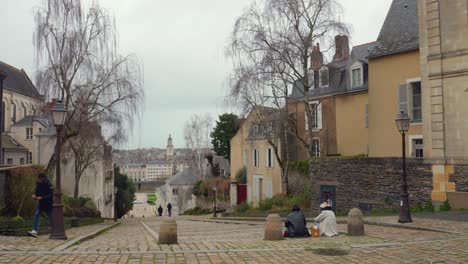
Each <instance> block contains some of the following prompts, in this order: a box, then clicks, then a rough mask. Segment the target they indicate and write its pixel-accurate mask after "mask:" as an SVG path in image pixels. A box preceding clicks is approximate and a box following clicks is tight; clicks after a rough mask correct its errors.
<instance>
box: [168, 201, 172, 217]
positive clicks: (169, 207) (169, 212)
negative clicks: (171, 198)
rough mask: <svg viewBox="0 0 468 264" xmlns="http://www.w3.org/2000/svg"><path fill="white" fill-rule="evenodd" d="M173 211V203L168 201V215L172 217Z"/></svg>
mask: <svg viewBox="0 0 468 264" xmlns="http://www.w3.org/2000/svg"><path fill="white" fill-rule="evenodd" d="M171 211H172V204H171V203H168V204H167V215H168V216H169V217H171Z"/></svg>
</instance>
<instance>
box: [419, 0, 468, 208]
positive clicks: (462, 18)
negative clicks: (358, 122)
mask: <svg viewBox="0 0 468 264" xmlns="http://www.w3.org/2000/svg"><path fill="white" fill-rule="evenodd" d="M418 2H419V22H420V25H419V33H420V34H419V36H420V56H419V57H418V59H420V63H421V73H422V74H421V76H422V86H423V87H424V89H423V93H422V100H423V106H424V108H423V120H424V129H423V131H422V134H423V136H424V154H425V159H426V161H427V162H428V163H431V164H433V165H432V171H433V183H434V189H433V192H432V199H433V200H434V201H436V202H439V203H440V202H442V201H445V200H446V199H449V200H450V203H451V204H452V206H455V207H464V208H468V121H467V120H468V26H467V25H468V2H467V1H465V0H450V1H440V0H419V1H418ZM455 192H457V193H455ZM463 192H464V194H463Z"/></svg>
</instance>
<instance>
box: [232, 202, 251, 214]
mask: <svg viewBox="0 0 468 264" xmlns="http://www.w3.org/2000/svg"><path fill="white" fill-rule="evenodd" d="M234 210H235V211H236V212H237V213H245V212H247V211H249V210H252V205H251V204H249V203H247V202H243V203H241V204H239V205H238V206H236V207H234Z"/></svg>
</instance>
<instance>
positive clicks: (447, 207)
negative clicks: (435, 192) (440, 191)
mask: <svg viewBox="0 0 468 264" xmlns="http://www.w3.org/2000/svg"><path fill="white" fill-rule="evenodd" d="M451 209H452V207H451V206H450V203H449V201H448V200H445V202H443V203H442V204H441V205H440V207H439V210H440V211H450V210H451Z"/></svg>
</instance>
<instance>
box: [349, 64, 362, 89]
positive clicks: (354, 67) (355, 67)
mask: <svg viewBox="0 0 468 264" xmlns="http://www.w3.org/2000/svg"><path fill="white" fill-rule="evenodd" d="M353 70H360V71H361V82H360V83H358V84H357V85H354V81H353V78H354V75H353ZM349 74H350V78H349V80H350V81H351V88H357V87H361V86H362V85H363V84H364V67H363V66H362V63H361V62H359V61H356V62H355V63H353V65H351V68H350V72H349Z"/></svg>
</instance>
